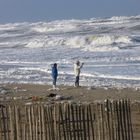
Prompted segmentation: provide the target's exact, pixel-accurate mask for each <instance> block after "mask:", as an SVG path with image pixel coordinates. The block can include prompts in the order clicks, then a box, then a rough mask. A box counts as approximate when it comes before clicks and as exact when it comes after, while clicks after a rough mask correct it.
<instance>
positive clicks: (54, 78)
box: [52, 63, 58, 89]
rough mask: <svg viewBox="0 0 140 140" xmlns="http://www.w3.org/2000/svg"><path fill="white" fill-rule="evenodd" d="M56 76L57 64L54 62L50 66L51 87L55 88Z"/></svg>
mask: <svg viewBox="0 0 140 140" xmlns="http://www.w3.org/2000/svg"><path fill="white" fill-rule="evenodd" d="M57 76H58V70H57V64H56V63H54V64H53V66H52V79H53V89H56V81H57Z"/></svg>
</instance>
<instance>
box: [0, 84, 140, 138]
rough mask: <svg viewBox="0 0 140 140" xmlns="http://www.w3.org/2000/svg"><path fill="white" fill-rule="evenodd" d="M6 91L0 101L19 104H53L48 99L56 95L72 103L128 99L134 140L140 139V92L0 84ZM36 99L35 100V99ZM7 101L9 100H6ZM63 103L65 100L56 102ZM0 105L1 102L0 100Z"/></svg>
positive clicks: (50, 99) (52, 100) (51, 99)
mask: <svg viewBox="0 0 140 140" xmlns="http://www.w3.org/2000/svg"><path fill="white" fill-rule="evenodd" d="M0 87H4V88H5V89H7V90H8V93H5V94H0V99H3V98H5V99H6V97H12V98H13V99H15V100H14V101H17V100H16V99H18V97H19V98H20V99H21V97H22V99H21V100H20V102H22V103H28V102H29V101H30V102H32V101H33V100H36V101H40V100H41V101H43V102H55V101H56V100H54V98H51V97H48V96H49V95H51V94H57V95H59V96H60V97H63V99H66V100H67V99H68V101H72V102H82V103H83V102H102V101H104V100H105V99H110V100H118V99H130V100H131V101H132V103H133V104H132V107H131V108H132V123H133V131H134V140H139V139H140V90H134V89H128V88H126V89H120V90H118V89H114V88H110V89H105V88H89V87H79V88H75V87H72V86H58V88H59V90H52V89H51V88H52V87H51V86H49V85H36V84H1V85H0ZM35 97H36V98H35ZM8 99H9V98H8ZM57 101H61V102H62V101H65V100H57ZM0 102H1V103H2V100H0Z"/></svg>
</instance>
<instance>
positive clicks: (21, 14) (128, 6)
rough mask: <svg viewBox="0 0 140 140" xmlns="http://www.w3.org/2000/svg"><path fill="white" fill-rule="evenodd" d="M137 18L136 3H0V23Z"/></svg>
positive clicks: (1, 0) (94, 0) (27, 0)
mask: <svg viewBox="0 0 140 140" xmlns="http://www.w3.org/2000/svg"><path fill="white" fill-rule="evenodd" d="M135 15H140V0H0V23H8V22H26V21H27V22H36V21H52V20H61V19H89V18H94V17H95V18H96V17H112V16H135Z"/></svg>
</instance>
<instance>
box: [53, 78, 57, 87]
mask: <svg viewBox="0 0 140 140" xmlns="http://www.w3.org/2000/svg"><path fill="white" fill-rule="evenodd" d="M56 80H57V78H56V77H54V78H53V88H56Z"/></svg>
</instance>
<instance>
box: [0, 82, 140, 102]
mask: <svg viewBox="0 0 140 140" xmlns="http://www.w3.org/2000/svg"><path fill="white" fill-rule="evenodd" d="M0 86H1V87H3V88H4V89H6V90H7V93H5V94H1V95H0V96H1V97H2V96H11V97H14V96H17V97H18V96H23V97H24V96H26V97H32V96H38V97H40V98H41V97H42V98H45V97H48V96H49V95H50V94H51V93H53V94H57V95H60V96H63V97H66V98H67V97H71V99H72V100H73V101H75V102H95V101H104V100H105V99H110V100H118V99H130V100H131V101H132V102H135V101H140V90H135V89H130V88H125V89H115V88H94V87H93V88H92V87H79V88H75V87H72V86H63V85H61V86H57V88H58V89H56V90H53V89H52V86H50V85H39V84H3V85H2V84H1V85H0Z"/></svg>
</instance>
